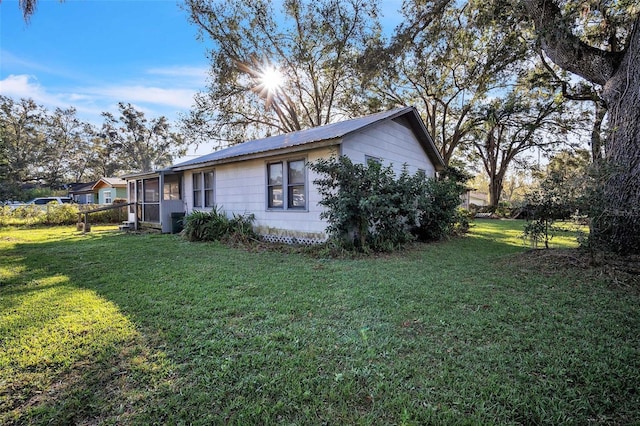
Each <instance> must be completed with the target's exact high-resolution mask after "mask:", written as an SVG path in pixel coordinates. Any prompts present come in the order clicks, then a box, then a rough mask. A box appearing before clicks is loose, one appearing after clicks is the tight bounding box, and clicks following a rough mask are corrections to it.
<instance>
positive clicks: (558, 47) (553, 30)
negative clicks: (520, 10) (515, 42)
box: [523, 0, 625, 85]
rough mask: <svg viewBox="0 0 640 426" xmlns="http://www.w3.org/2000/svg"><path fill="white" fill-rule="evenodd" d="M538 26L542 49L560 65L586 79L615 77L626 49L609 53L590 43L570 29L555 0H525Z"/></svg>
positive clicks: (537, 30) (591, 80)
mask: <svg viewBox="0 0 640 426" xmlns="http://www.w3.org/2000/svg"><path fill="white" fill-rule="evenodd" d="M523 1H524V5H525V7H526V10H527V12H528V14H529V17H530V18H531V19H532V20H533V22H534V23H535V26H536V32H537V33H538V36H539V37H540V41H541V46H542V49H543V50H544V51H545V53H546V54H547V56H549V58H551V60H552V61H553V62H555V63H556V64H557V65H558V66H560V67H562V68H564V69H566V70H567V71H570V72H572V73H574V74H577V75H579V76H581V77H583V78H584V79H586V80H588V81H590V82H592V83H596V84H600V85H604V84H605V83H606V82H607V80H609V79H610V78H611V76H613V74H614V73H615V71H616V69H617V68H618V66H619V65H620V62H621V60H622V58H623V56H624V53H625V52H624V51H620V52H606V51H604V50H601V49H597V48H595V47H592V46H589V45H588V44H586V43H584V42H583V41H582V40H580V39H579V38H578V37H577V36H576V35H575V34H574V33H573V32H572V31H571V29H570V27H569V24H568V23H567V22H566V21H565V19H564V17H563V16H562V11H561V10H560V8H559V7H558V5H557V4H556V3H555V2H554V1H552V0H523Z"/></svg>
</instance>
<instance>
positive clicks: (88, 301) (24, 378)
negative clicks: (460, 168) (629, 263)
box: [0, 221, 640, 425]
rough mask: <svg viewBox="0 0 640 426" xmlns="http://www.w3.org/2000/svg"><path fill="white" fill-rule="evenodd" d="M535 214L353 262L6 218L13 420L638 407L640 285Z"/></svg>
mask: <svg viewBox="0 0 640 426" xmlns="http://www.w3.org/2000/svg"><path fill="white" fill-rule="evenodd" d="M522 225H523V223H522V222H520V221H477V222H476V224H475V226H474V227H473V228H472V232H471V233H470V235H469V236H468V237H466V238H461V239H455V240H452V241H449V242H445V243H438V244H431V245H422V246H419V247H417V248H415V249H412V250H410V251H408V252H406V253H403V254H394V255H388V256H378V257H372V258H367V259H355V260H349V259H316V258H311V257H309V256H307V255H304V254H296V253H285V252H276V251H264V250H258V249H256V250H253V251H248V250H244V249H232V248H228V247H224V246H222V245H219V244H213V243H211V244H210V243H188V242H186V241H184V240H182V239H180V238H179V237H178V236H175V235H153V234H147V235H135V234H130V235H125V234H119V233H117V232H114V231H113V227H111V228H107V227H94V229H93V232H91V233H89V234H86V235H82V234H79V233H78V232H76V231H75V228H71V227H61V228H37V229H16V228H4V229H2V230H0V424H58V425H62V424H153V423H155V424H205V425H206V424H239V425H246V424H331V425H337V424H407V425H408V424H415V425H424V424H492V423H493V424H495V423H498V424H543V423H545V424H560V423H569V424H571V423H573V424H634V423H635V424H637V423H638V422H640V389H639V387H640V333H639V331H640V295H639V292H637V291H636V290H634V289H632V288H628V287H623V286H613V285H611V284H608V283H607V282H604V281H602V280H600V279H599V278H598V276H597V275H596V274H592V273H589V272H588V271H585V270H581V269H565V268H550V269H551V270H549V268H544V267H542V266H541V264H540V263H538V262H536V261H535V259H536V257H535V256H532V255H531V253H528V254H527V253H525V252H526V250H527V249H526V247H524V246H523V242H522V240H521V239H520V238H519V234H520V233H521V229H522ZM552 243H553V244H555V245H556V246H569V245H572V244H574V243H572V241H571V239H570V238H569V236H568V234H567V235H565V236H564V237H562V238H560V237H556V238H554V240H552ZM574 245H575V244H574Z"/></svg>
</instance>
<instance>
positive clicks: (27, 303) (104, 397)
mask: <svg viewBox="0 0 640 426" xmlns="http://www.w3.org/2000/svg"><path fill="white" fill-rule="evenodd" d="M103 237H108V235H104V236H91V237H89V238H87V240H86V241H82V240H78V237H77V236H76V237H68V238H65V239H64V240H63V241H46V242H30V243H26V244H20V243H19V244H17V245H15V246H14V247H13V248H9V249H5V248H3V247H2V246H1V245H0V253H1V254H2V256H0V271H2V275H1V277H2V280H1V281H0V336H1V337H0V371H1V372H0V423H1V424H6V425H11V424H16V425H18V424H57V425H66V424H95V423H103V422H106V423H113V424H121V423H130V422H132V421H133V422H135V419H140V418H142V419H144V414H145V412H146V411H148V410H149V406H153V404H154V402H157V401H158V398H161V397H163V396H164V394H166V393H167V392H171V388H172V383H173V380H174V378H173V377H172V373H171V371H172V366H171V363H170V362H169V360H168V359H167V358H166V356H165V354H164V353H163V352H162V351H157V350H154V349H153V348H152V347H151V346H150V345H149V343H148V342H147V340H146V338H145V336H144V335H143V334H141V333H140V331H139V330H138V329H137V328H136V326H135V324H134V323H132V322H131V321H130V320H129V319H128V318H127V317H126V316H125V315H124V314H123V313H122V312H121V311H120V310H119V308H118V307H117V306H116V305H115V304H114V303H113V302H111V301H109V300H107V299H105V298H104V297H102V296H100V295H99V294H97V293H96V292H95V291H93V290H91V289H90V288H88V287H86V286H85V284H86V281H85V280H86V276H85V277H83V276H82V274H81V273H80V274H78V272H81V271H82V268H78V267H77V266H78V265H75V266H72V265H69V264H68V263H67V262H68V261H75V262H79V261H80V262H81V259H78V258H75V259H72V258H69V257H68V256H66V255H65V252H67V251H69V249H72V251H73V252H76V251H82V250H83V246H85V245H92V244H95V243H96V241H97V240H98V239H100V238H103ZM138 421H139V420H138Z"/></svg>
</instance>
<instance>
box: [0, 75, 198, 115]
mask: <svg viewBox="0 0 640 426" xmlns="http://www.w3.org/2000/svg"><path fill="white" fill-rule="evenodd" d="M196 91H197V90H196V89H165V88H161V87H154V86H147V85H127V84H123V85H111V86H105V87H97V86H93V87H75V88H71V89H68V90H64V89H63V90H59V91H58V90H55V89H51V88H45V87H44V86H42V85H41V84H40V83H39V82H38V80H37V79H36V78H35V77H34V76H32V75H28V74H19V75H13V74H12V75H9V76H7V77H6V78H5V79H3V80H0V94H2V95H5V96H9V97H11V98H14V99H19V98H31V99H33V100H34V101H35V102H36V103H38V104H41V105H44V106H45V107H46V108H49V109H53V108H58V107H60V108H67V107H71V106H73V107H75V108H76V110H77V111H78V113H79V115H80V117H81V118H82V119H84V120H88V121H90V122H93V123H94V124H98V123H101V122H102V118H101V113H102V112H106V111H109V112H112V113H115V112H116V110H117V103H118V102H125V103H131V104H134V105H136V107H137V108H139V109H141V110H143V111H145V114H149V115H150V116H158V115H165V116H167V117H168V118H169V119H174V118H175V115H176V113H177V112H178V111H185V112H186V111H187V110H188V109H189V108H191V105H192V104H193V95H194V94H195V93H196Z"/></svg>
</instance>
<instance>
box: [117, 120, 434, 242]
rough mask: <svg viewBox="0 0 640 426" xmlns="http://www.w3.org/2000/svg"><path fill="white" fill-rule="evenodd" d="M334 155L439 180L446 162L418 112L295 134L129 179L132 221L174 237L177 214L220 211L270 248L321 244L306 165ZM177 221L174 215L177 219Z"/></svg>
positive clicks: (322, 231) (315, 195)
mask: <svg viewBox="0 0 640 426" xmlns="http://www.w3.org/2000/svg"><path fill="white" fill-rule="evenodd" d="M332 155H336V156H337V155H345V156H347V157H349V158H350V159H351V161H353V162H354V163H365V162H366V161H367V160H368V159H374V160H376V161H380V162H381V163H382V164H383V165H392V167H393V169H394V170H395V171H396V173H398V174H399V173H400V172H401V170H402V168H403V166H404V165H406V166H407V168H408V171H409V172H410V173H415V172H417V171H418V170H422V171H424V172H425V173H426V174H427V176H435V175H436V172H437V171H439V170H442V169H443V168H444V163H443V160H442V157H441V156H440V154H439V153H438V150H437V149H436V147H435V145H434V143H433V139H432V138H431V136H430V135H429V133H428V132H427V130H426V128H425V126H424V123H423V122H422V120H421V118H420V116H419V114H418V112H417V111H416V110H415V108H413V107H404V108H397V109H394V110H391V111H386V112H381V113H377V114H372V115H369V116H366V117H362V118H358V119H353V120H347V121H343V122H339V123H334V124H329V125H326V126H322V127H314V128H311V129H306V130H301V131H298V132H292V133H287V134H283V135H278V136H272V137H268V138H264V139H257V140H252V141H249V142H245V143H242V144H238V145H234V146H231V147H229V148H226V149H223V150H220V151H216V152H213V153H211V154H207V155H203V156H201V157H198V158H195V159H193V160H189V161H185V162H183V163H179V164H175V165H173V166H171V167H169V168H167V169H164V170H159V171H155V172H153V173H140V174H133V175H128V176H125V177H124V178H125V179H126V180H127V181H128V193H129V202H133V203H136V208H133V206H131V209H130V217H129V220H130V221H132V222H136V224H142V225H150V226H155V227H157V228H160V229H162V231H163V232H171V230H172V229H171V225H172V222H171V219H172V217H176V216H175V215H176V214H180V213H186V214H189V213H191V212H193V211H196V210H204V211H207V210H211V209H213V208H215V207H218V208H220V209H222V210H224V211H225V212H226V213H227V214H229V215H231V214H253V215H254V216H255V226H256V231H257V232H259V233H260V234H262V235H265V236H267V238H268V239H269V240H272V241H284V242H288V241H291V240H292V239H293V238H295V239H297V240H298V241H309V242H312V241H323V240H325V239H326V238H327V235H326V233H325V230H326V227H327V223H326V221H325V220H323V219H321V218H320V214H321V212H322V210H323V208H322V206H320V205H318V202H319V201H320V200H321V196H320V195H319V193H318V190H317V188H316V186H315V185H314V184H313V181H314V180H315V179H317V178H318V177H319V176H318V175H317V174H315V173H314V172H313V171H311V170H310V169H309V168H308V167H307V166H306V164H307V163H312V162H315V161H316V160H318V159H321V158H329V157H330V156H332ZM172 215H173V216H172Z"/></svg>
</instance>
